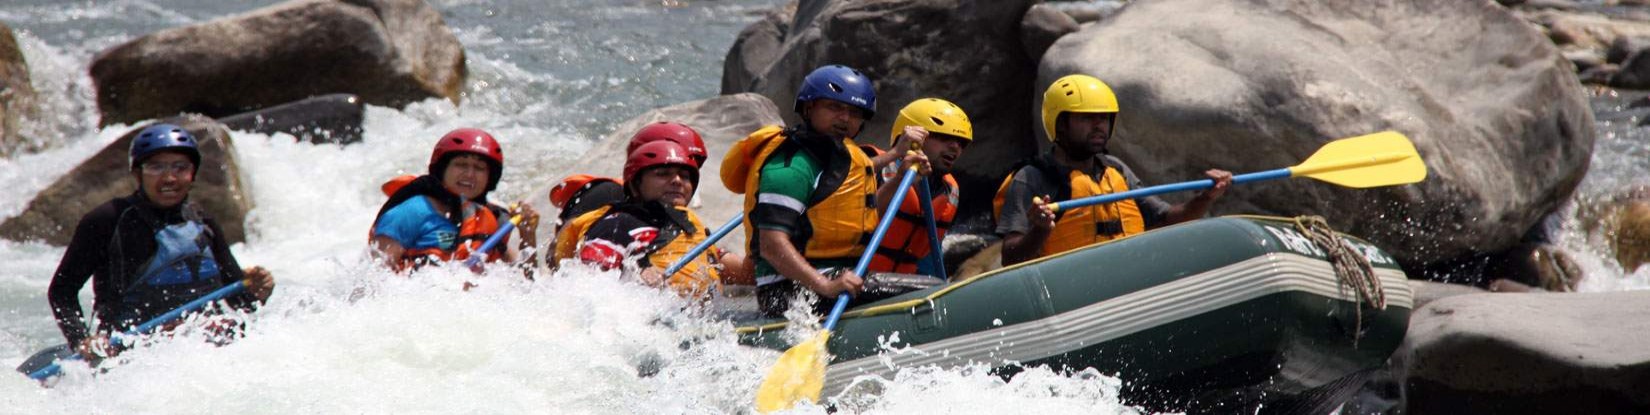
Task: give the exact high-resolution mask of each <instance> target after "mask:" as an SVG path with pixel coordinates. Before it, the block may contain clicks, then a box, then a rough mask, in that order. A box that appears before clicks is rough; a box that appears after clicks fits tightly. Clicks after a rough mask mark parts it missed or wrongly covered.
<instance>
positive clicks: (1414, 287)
mask: <svg viewBox="0 0 1650 415" xmlns="http://www.w3.org/2000/svg"><path fill="white" fill-rule="evenodd" d="M1409 290H1410V291H1411V292H1414V293H1415V305H1414V307H1413V308H1412V309H1420V308H1421V307H1422V306H1425V305H1427V303H1431V302H1433V301H1438V300H1441V299H1445V298H1449V297H1454V296H1458V295H1467V294H1484V293H1488V292H1489V291H1485V290H1484V289H1483V288H1478V287H1474V286H1471V285H1461V284H1450V283H1445V282H1433V281H1424V280H1409Z"/></svg>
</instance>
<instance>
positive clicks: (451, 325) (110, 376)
mask: <svg viewBox="0 0 1650 415" xmlns="http://www.w3.org/2000/svg"><path fill="white" fill-rule="evenodd" d="M36 3H39V4H30V3H29V2H25V3H24V4H6V5H0V20H3V21H6V22H7V23H8V24H11V25H13V26H14V27H17V28H19V30H20V33H19V36H20V38H21V41H22V43H23V47H24V53H25V57H26V58H27V59H28V61H29V62H30V64H31V67H32V68H33V70H32V73H31V75H33V78H34V79H33V83H34V85H35V87H36V89H38V90H40V93H41V95H42V97H43V99H44V100H46V102H47V103H46V105H47V106H48V108H51V109H52V110H51V111H46V112H45V113H46V114H50V116H49V117H43V119H41V120H37V121H36V124H34V125H33V126H32V127H31V128H34V129H35V130H36V131H49V132H51V133H50V134H40V136H47V137H54V138H59V139H60V140H59V141H56V142H50V143H46V144H45V146H46V147H48V148H49V149H47V150H45V151H42V152H39V153H35V154H30V155H25V156H21V157H17V158H13V159H6V160H0V182H3V183H6V185H5V186H0V217H10V216H13V215H16V214H17V213H19V212H21V211H22V210H23V209H24V207H25V205H26V204H27V203H28V201H29V200H30V199H32V198H33V195H34V194H35V193H37V192H39V191H40V190H41V189H43V188H45V187H46V186H48V185H50V184H51V183H52V182H53V181H55V180H57V179H58V178H59V177H61V176H62V175H63V174H64V173H66V172H67V171H68V170H69V169H71V168H72V167H73V166H75V165H77V164H78V163H79V162H80V161H82V160H84V159H86V158H87V157H89V156H90V155H92V154H93V153H95V152H97V151H98V150H100V149H101V148H102V147H104V146H105V145H107V144H108V143H109V142H112V141H113V140H114V139H115V138H117V137H118V136H119V135H121V134H123V133H125V132H126V131H127V130H128V129H129V127H128V126H112V127H109V128H106V129H101V130H100V129H97V128H96V127H95V120H96V116H97V115H96V112H95V108H94V107H95V105H93V103H92V96H91V92H90V91H92V88H91V85H90V81H89V80H88V79H87V77H86V75H85V72H84V69H83V68H85V67H86V65H87V64H89V62H90V59H91V56H92V55H93V54H94V53H96V52H97V51H99V50H101V49H103V48H105V47H108V46H112V45H114V44H118V43H119V42H122V41H124V40H126V39H129V38H130V37H132V36H136V35H140V34H142V33H147V32H149V31H153V30H157V29H160V28H164V27H169V26H175V25H181V24H189V23H193V22H198V21H204V20H208V19H211V18H214V17H216V16H219V15H223V14H228V13H235V12H239V11H243V10H248V9H251V8H254V7H256V6H259V5H263V4H269V3H272V2H271V1H267V0H245V1H234V2H230V1H224V2H219V1H209V0H194V1H190V0H178V1H115V2H106V3H102V4H72V5H63V4H60V3H58V2H56V1H48V0H40V1H38V2H36ZM770 3H772V2H768V1H756V0H750V1H732V2H709V1H707V2H704V3H703V4H693V3H689V4H688V5H686V6H685V7H682V8H666V7H662V6H660V5H659V4H657V3H647V2H631V1H619V0H613V1H606V2H588V3H587V2H583V1H569V2H556V1H526V0H523V1H481V0H477V1H462V0H453V1H432V4H434V5H435V6H436V7H437V8H439V9H441V10H442V11H443V14H444V15H445V16H446V17H447V19H448V22H449V25H451V26H453V28H454V30H455V32H456V33H458V35H459V38H460V40H461V41H462V42H464V43H465V45H466V48H467V51H468V53H469V58H470V62H469V68H470V71H471V78H470V84H469V87H468V90H467V96H466V99H465V100H464V103H463V104H462V105H459V106H453V105H452V104H450V103H447V102H445V101H435V100H432V101H426V102H424V103H419V104H415V105H412V106H409V107H407V108H404V109H399V110H397V109H389V108H379V107H372V108H369V111H368V113H367V119H366V123H365V131H366V133H365V138H364V140H363V142H362V143H360V144H356V145H352V146H348V147H337V146H330V145H319V146H318V145H311V144H305V143H295V142H294V140H293V139H292V138H291V137H288V136H285V135H276V136H274V137H270V136H264V135H258V134H241V133H236V134H234V135H233V139H234V141H235V144H236V150H237V154H238V157H239V160H240V162H241V174H242V178H243V180H244V181H245V183H247V185H248V187H249V189H250V192H251V194H252V197H253V202H254V204H255V206H256V207H255V208H254V209H253V210H252V211H251V212H250V214H249V216H248V219H247V229H248V231H249V237H248V241H247V242H246V243H243V244H237V245H235V246H234V247H233V248H232V249H233V251H234V253H235V255H236V257H237V258H238V259H239V260H240V262H241V263H242V264H243V265H248V266H250V265H262V266H265V267H268V268H269V269H271V270H272V271H273V272H274V273H275V275H276V277H277V279H278V280H279V287H278V289H277V291H276V294H275V296H274V297H273V298H272V299H271V301H270V303H269V304H268V306H267V307H266V308H265V309H264V310H263V311H261V312H259V313H256V314H255V315H251V316H242V317H245V318H247V319H249V320H250V324H249V325H248V329H247V331H246V332H245V337H244V338H242V339H240V340H238V341H236V342H234V343H232V344H229V345H228V346H224V347H213V346H210V345H208V344H206V343H204V342H203V341H202V340H203V338H202V335H201V334H199V333H197V332H194V331H192V330H188V329H186V330H183V332H182V333H181V334H179V335H178V337H175V338H170V339H155V340H154V341H153V342H152V343H151V344H149V345H148V346H147V347H140V348H137V349H133V350H131V351H129V352H127V353H126V354H124V355H122V356H121V357H120V358H119V361H120V364H118V365H108V366H110V367H112V369H110V370H108V371H107V372H105V373H102V374H97V375H95V376H94V371H93V370H92V369H89V368H87V367H86V366H83V365H70V366H68V367H67V369H66V375H65V376H63V377H62V378H61V380H60V381H59V382H58V383H57V384H55V386H54V387H52V388H42V387H40V385H38V384H36V383H35V382H33V381H30V380H28V379H26V378H24V377H22V376H0V408H5V409H4V410H3V411H0V412H6V413H117V412H118V413H138V414H144V413H218V412H231V411H232V412H240V413H398V412H413V413H524V412H541V413H729V412H746V411H748V409H749V406H750V403H751V402H752V398H753V392H754V390H755V386H756V385H757V384H758V383H759V382H760V380H761V378H762V377H763V375H764V374H765V372H766V370H767V369H768V368H769V367H770V366H771V365H772V363H773V361H774V359H775V358H776V357H777V353H775V352H772V351H767V350H759V349H751V348H745V347H740V346H737V345H736V344H735V343H734V335H733V332H732V325H731V324H729V323H727V322H723V321H717V320H714V319H710V318H705V317H702V316H697V315H692V314H686V313H683V312H681V311H678V310H681V309H682V308H683V307H684V304H682V303H681V302H680V300H678V299H676V298H674V297H673V296H670V295H667V294H664V293H660V292H658V291H655V290H651V289H647V288H643V287H639V286H636V285H633V284H631V283H629V282H626V281H621V280H620V279H619V278H618V277H617V276H616V275H613V274H604V273H597V272H590V271H570V272H566V273H563V274H560V275H556V276H555V277H554V278H545V279H541V280H540V281H538V282H535V283H528V282H525V281H523V280H520V279H519V278H517V277H514V276H512V275H511V273H510V271H507V270H502V269H497V270H493V271H492V272H491V273H490V274H491V275H488V276H486V277H482V278H480V279H479V280H477V281H478V282H479V283H480V284H481V286H480V288H478V289H476V290H472V291H470V292H462V291H460V290H459V289H458V288H457V287H458V285H459V284H460V283H459V281H460V280H461V279H463V278H467V277H469V273H468V272H467V271H455V270H449V269H432V270H426V271H422V272H420V273H417V274H414V275H413V276H412V277H411V278H404V277H400V276H396V275H392V274H388V273H387V272H385V271H383V270H381V269H378V268H376V267H373V266H371V265H369V264H367V263H366V262H365V251H364V247H363V239H364V233H365V231H366V229H367V227H368V226H369V224H370V222H371V220H372V215H373V214H374V213H375V212H376V210H377V208H378V206H379V204H380V203H381V202H382V200H383V196H382V194H380V193H379V191H378V185H379V184H380V183H381V182H382V181H383V180H385V179H387V178H389V177H392V176H394V175H397V174H400V173H420V172H422V171H423V166H424V164H425V162H426V161H427V158H428V157H429V153H428V151H429V145H430V143H431V142H433V140H434V138H436V137H438V136H439V135H440V134H442V133H444V132H446V131H448V130H451V129H453V128H456V127H460V126H474V127H481V128H484V129H487V130H489V131H491V132H493V133H494V134H495V135H496V136H497V137H499V138H500V140H501V141H502V142H503V146H504V148H505V152H506V157H507V163H506V172H505V175H504V180H503V185H501V187H500V189H499V191H498V192H496V193H494V197H495V199H498V200H520V199H530V200H539V199H542V198H543V196H542V195H534V194H530V193H532V192H535V191H537V190H536V189H543V188H544V187H545V186H546V185H547V183H548V181H549V180H552V179H554V178H553V177H549V174H551V173H552V172H556V171H558V169H557V168H556V167H555V166H558V165H563V164H566V163H567V162H568V161H571V160H573V159H575V158H576V157H579V155H580V154H582V153H583V151H584V150H585V149H586V148H588V147H589V145H590V143H591V140H592V139H593V138H594V137H598V136H600V135H601V134H605V133H606V132H607V131H605V130H606V129H607V128H609V127H610V126H611V125H613V124H616V123H617V122H619V121H622V120H623V119H625V118H628V117H630V116H633V115H635V114H638V113H640V112H641V111H644V110H646V109H647V108H651V107H653V106H662V105H667V104H671V103H675V102H680V101H686V100H690V99H697V98H702V97H707V96H710V95H712V94H714V92H715V90H716V82H717V80H718V79H719V74H720V59H721V56H722V54H723V53H724V52H725V50H726V48H727V45H728V44H730V43H731V42H732V38H733V35H734V34H735V33H736V32H737V31H738V28H739V27H741V26H742V25H743V24H744V23H746V22H748V21H750V20H753V19H754V18H755V17H754V16H753V15H751V14H750V12H752V11H755V10H761V9H764V8H766V7H769V6H771V4H770ZM534 12H542V13H543V15H542V16H540V15H536V14H532V13H534ZM500 16H503V17H507V18H508V20H507V21H501V20H495V19H501V17H500ZM619 19H630V20H632V21H640V22H641V23H642V24H640V25H636V26H634V27H625V26H622V25H621V26H620V27H613V25H612V24H611V23H612V22H613V21H616V20H619ZM660 21H670V22H672V23H677V24H680V25H681V26H680V27H674V26H673V27H664V26H660V25H658V24H656V23H657V22H660ZM650 32H660V33H662V34H655V35H652V36H651V37H650V36H649V35H647V33H650ZM661 39H663V40H665V41H664V42H663V43H661ZM676 39H685V40H676ZM704 39H713V40H704ZM685 69H691V70H685ZM540 203H542V202H540ZM62 253H63V249H62V248H61V247H53V246H49V245H45V244H41V243H35V242H12V241H3V240H0V310H4V313H5V315H6V318H4V319H0V365H5V366H6V367H12V366H15V365H16V364H17V363H20V362H21V361H22V359H23V358H25V357H27V356H29V355H30V354H32V353H34V352H35V351H37V350H40V349H42V348H44V347H46V346H50V345H52V344H56V343H60V342H61V341H62V338H61V336H60V335H59V334H58V332H57V328H56V327H55V325H54V323H53V322H52V320H51V317H50V312H49V310H48V308H47V305H46V301H45V291H46V286H47V284H48V282H49V280H50V275H51V273H52V271H53V269H55V267H56V265H57V260H58V259H59V257H60V256H61V255H62ZM82 302H83V304H88V305H89V304H90V302H91V299H90V290H89V289H87V290H85V291H83V295H82ZM639 368H658V370H659V371H658V373H657V374H656V375H653V376H645V377H644V376H639V374H638V370H639ZM1120 382H1121V381H1120V380H1118V379H1115V378H1109V377H1105V376H1102V375H1100V374H1096V373H1091V372H1084V373H1077V374H1070V375H1065V374H1057V373H1053V372H1050V371H1048V370H1046V369H1036V368H1034V369H1030V370H1027V371H1025V372H1023V373H1022V374H1020V375H1018V376H1017V377H1015V378H1014V379H1013V380H1011V381H1006V382H1005V381H1003V380H1002V379H1000V378H998V377H996V376H991V375H988V374H986V373H984V371H983V370H979V369H978V368H963V369H954V370H937V369H933V368H909V369H906V370H902V371H901V372H900V374H899V375H898V378H897V379H895V380H892V381H883V380H876V379H863V380H861V386H859V387H856V388H853V389H852V390H856V391H859V392H853V393H851V394H848V395H844V396H837V397H832V398H834V399H837V400H839V401H840V402H841V409H842V410H843V411H842V412H845V413H936V412H938V413H1024V412H1048V413H1097V414H1119V413H1134V412H1135V411H1133V410H1131V409H1129V408H1126V407H1123V406H1121V405H1119V404H1118V400H1117V398H1116V397H1117V391H1118V388H1119V385H1120ZM796 412H798V413H824V412H825V411H824V409H823V408H821V407H817V406H803V407H801V408H799V409H798V410H797V411H796Z"/></svg>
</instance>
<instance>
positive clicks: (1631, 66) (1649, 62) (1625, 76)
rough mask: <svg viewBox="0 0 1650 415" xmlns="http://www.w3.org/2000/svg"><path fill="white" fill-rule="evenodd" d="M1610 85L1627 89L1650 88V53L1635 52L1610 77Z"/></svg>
mask: <svg viewBox="0 0 1650 415" xmlns="http://www.w3.org/2000/svg"><path fill="white" fill-rule="evenodd" d="M1610 86H1613V87H1616V88H1626V89H1650V54H1646V53H1635V54H1633V55H1632V56H1630V57H1628V58H1627V61H1626V62H1623V63H1622V64H1621V70H1620V71H1619V72H1616V74H1615V75H1614V76H1611V77H1610Z"/></svg>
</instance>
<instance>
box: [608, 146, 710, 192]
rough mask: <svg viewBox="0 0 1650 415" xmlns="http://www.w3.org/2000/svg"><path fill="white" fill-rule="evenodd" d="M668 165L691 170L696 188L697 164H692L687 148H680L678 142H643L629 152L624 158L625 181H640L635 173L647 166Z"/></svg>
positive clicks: (697, 184)
mask: <svg viewBox="0 0 1650 415" xmlns="http://www.w3.org/2000/svg"><path fill="white" fill-rule="evenodd" d="M668 165H680V166H686V167H687V168H688V170H691V171H693V177H692V178H691V179H692V180H693V188H694V189H695V190H698V188H699V166H698V165H696V164H693V159H691V158H688V152H687V149H685V148H682V146H681V145H680V144H676V143H673V142H669V141H655V142H651V143H647V144H643V145H642V146H641V147H637V148H636V151H632V152H630V156H629V157H627V158H625V161H624V179H625V183H631V184H634V183H640V181H638V180H636V174H637V173H641V172H642V170H647V169H648V168H649V167H658V166H668Z"/></svg>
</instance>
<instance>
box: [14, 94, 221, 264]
mask: <svg viewBox="0 0 1650 415" xmlns="http://www.w3.org/2000/svg"><path fill="white" fill-rule="evenodd" d="M163 122H169V123H173V124H177V125H179V126H182V127H183V128H184V129H187V130H189V132H190V133H193V134H194V135H195V137H196V138H197V139H199V140H200V149H201V166H200V172H199V173H196V175H195V183H194V185H193V187H192V188H191V190H190V192H189V200H191V201H194V202H195V203H197V204H199V205H200V206H201V207H202V208H203V209H205V210H206V213H207V214H208V215H211V216H212V217H213V218H214V219H216V220H217V221H218V225H219V226H221V227H223V232H224V238H225V240H227V241H228V242H229V243H232V244H233V243H236V242H241V241H244V240H246V227H245V224H244V222H245V219H246V212H247V211H249V210H251V209H252V196H251V192H250V191H248V190H247V189H246V187H245V186H243V185H242V184H241V172H240V166H239V163H237V162H236V161H235V148H234V143H233V142H231V141H230V140H229V129H227V128H225V127H224V126H223V124H219V123H217V122H216V121H213V120H212V119H211V118H206V117H204V116H200V115H189V116H183V117H176V118H171V119H167V120H163ZM147 126H148V125H143V126H139V127H138V128H134V129H132V131H130V132H128V133H126V135H124V136H121V137H120V139H118V140H115V142H114V143H110V144H109V146H108V147H104V148H103V150H101V151H98V152H97V154H96V155H93V156H92V158H90V159H88V160H86V162H85V163H81V164H80V166H77V167H75V168H74V170H70V171H69V174H67V175H64V176H63V178H61V179H58V180H57V182H54V183H52V185H51V187H47V188H46V190H44V191H41V192H40V194H39V195H36V196H35V198H34V200H33V201H31V202H29V206H28V208H26V209H24V210H23V213H22V214H20V215H17V216H15V217H12V218H11V219H7V220H6V222H5V223H4V224H0V237H4V238H6V239H10V240H14V241H23V240H33V239H40V240H44V241H46V242H48V243H51V244H53V245H68V243H69V240H70V239H72V237H73V236H74V235H73V234H74V228H75V225H76V224H78V223H80V218H81V216H85V215H86V213H88V212H91V211H92V209H93V208H96V207H97V206H98V205H101V204H103V203H104V202H108V201H109V199H113V198H117V197H126V196H127V195H131V194H132V192H134V191H137V180H136V179H135V178H133V177H132V170H131V169H130V168H129V166H128V165H127V164H128V162H127V160H126V157H127V154H128V150H129V149H130V148H131V143H132V137H135V136H137V132H138V131H141V130H142V129H143V127H147Z"/></svg>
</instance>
